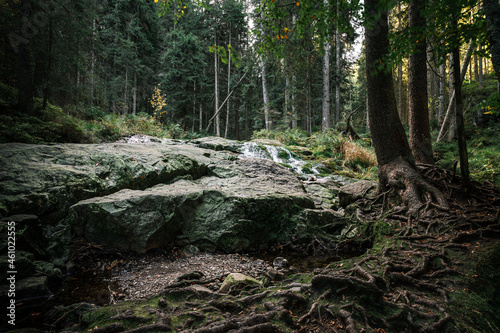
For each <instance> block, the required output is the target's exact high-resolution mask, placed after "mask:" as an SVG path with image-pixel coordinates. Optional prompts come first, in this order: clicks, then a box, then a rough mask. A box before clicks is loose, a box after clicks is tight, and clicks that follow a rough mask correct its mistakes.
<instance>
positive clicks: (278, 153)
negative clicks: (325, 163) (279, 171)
mask: <svg viewBox="0 0 500 333" xmlns="http://www.w3.org/2000/svg"><path fill="white" fill-rule="evenodd" d="M241 153H242V154H243V156H244V157H257V158H266V159H269V160H272V161H274V162H276V163H280V164H285V165H288V166H290V167H291V169H292V170H293V171H294V172H295V173H297V174H299V175H317V174H319V171H318V170H317V168H318V166H312V167H311V168H310V170H311V172H304V168H303V167H304V166H305V165H306V164H307V162H306V161H304V160H301V159H297V158H296V157H295V156H294V155H293V154H292V153H291V152H290V151H289V150H288V149H286V148H285V147H278V146H273V145H264V144H258V143H255V142H245V143H244V144H243V147H242V149H241Z"/></svg>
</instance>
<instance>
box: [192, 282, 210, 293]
mask: <svg viewBox="0 0 500 333" xmlns="http://www.w3.org/2000/svg"><path fill="white" fill-rule="evenodd" d="M190 288H191V289H193V290H194V291H195V292H197V293H200V294H213V293H214V292H213V291H212V290H210V289H208V288H207V287H204V286H202V285H199V284H193V285H192V286H191V287H190Z"/></svg>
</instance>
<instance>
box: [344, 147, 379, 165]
mask: <svg viewBox="0 0 500 333" xmlns="http://www.w3.org/2000/svg"><path fill="white" fill-rule="evenodd" d="M340 151H341V154H342V157H343V160H344V165H346V166H349V167H350V168H352V169H355V170H356V168H359V167H361V168H368V167H372V166H376V165H377V158H376V156H375V153H374V152H373V151H369V150H368V149H366V148H364V147H363V146H361V145H359V144H357V143H356V142H351V141H345V142H344V144H343V145H342V147H341V149H340Z"/></svg>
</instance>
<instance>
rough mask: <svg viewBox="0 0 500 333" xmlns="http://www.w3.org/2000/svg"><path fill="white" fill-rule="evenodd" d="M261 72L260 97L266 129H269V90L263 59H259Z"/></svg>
mask: <svg viewBox="0 0 500 333" xmlns="http://www.w3.org/2000/svg"><path fill="white" fill-rule="evenodd" d="M260 66H261V71H262V72H261V74H262V97H263V99H264V122H265V124H266V130H268V131H270V130H271V118H270V115H269V113H270V111H269V90H268V89H267V78H266V63H265V62H264V60H261V61H260Z"/></svg>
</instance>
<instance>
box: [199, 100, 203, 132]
mask: <svg viewBox="0 0 500 333" xmlns="http://www.w3.org/2000/svg"><path fill="white" fill-rule="evenodd" d="M199 108H200V133H201V131H203V103H200V105H199Z"/></svg>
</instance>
